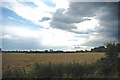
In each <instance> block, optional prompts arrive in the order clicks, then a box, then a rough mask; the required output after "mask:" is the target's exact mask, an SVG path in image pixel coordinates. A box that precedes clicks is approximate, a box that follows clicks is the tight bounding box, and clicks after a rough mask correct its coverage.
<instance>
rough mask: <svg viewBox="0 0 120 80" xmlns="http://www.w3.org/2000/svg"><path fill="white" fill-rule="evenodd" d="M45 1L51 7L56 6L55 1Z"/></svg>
mask: <svg viewBox="0 0 120 80" xmlns="http://www.w3.org/2000/svg"><path fill="white" fill-rule="evenodd" d="M44 3H45V4H46V5H47V6H49V7H55V6H56V4H55V3H53V2H52V1H51V0H44Z"/></svg>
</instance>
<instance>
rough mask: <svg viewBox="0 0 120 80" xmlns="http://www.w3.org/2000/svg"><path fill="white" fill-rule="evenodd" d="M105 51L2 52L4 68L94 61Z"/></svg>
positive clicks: (102, 55)
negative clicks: (55, 52) (54, 52)
mask: <svg viewBox="0 0 120 80" xmlns="http://www.w3.org/2000/svg"><path fill="white" fill-rule="evenodd" d="M101 57H104V53H58V54H52V53H48V54H45V53H40V54H39V53H38V54H36V53H34V54H32V53H30V54H26V53H8V54H7V53H6V54H4V53H3V54H2V62H3V65H2V66H3V70H4V69H7V68H31V67H32V65H33V64H34V63H48V62H53V63H68V62H78V63H93V62H95V61H96V60H98V59H100V58H101Z"/></svg>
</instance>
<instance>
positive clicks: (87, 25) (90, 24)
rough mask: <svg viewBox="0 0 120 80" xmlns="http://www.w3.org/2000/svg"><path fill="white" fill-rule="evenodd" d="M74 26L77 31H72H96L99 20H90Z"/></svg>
mask: <svg viewBox="0 0 120 80" xmlns="http://www.w3.org/2000/svg"><path fill="white" fill-rule="evenodd" d="M75 25H76V27H77V29H73V30H74V31H79V32H88V31H96V28H97V27H99V20H97V19H95V18H91V20H88V21H83V22H80V23H75Z"/></svg>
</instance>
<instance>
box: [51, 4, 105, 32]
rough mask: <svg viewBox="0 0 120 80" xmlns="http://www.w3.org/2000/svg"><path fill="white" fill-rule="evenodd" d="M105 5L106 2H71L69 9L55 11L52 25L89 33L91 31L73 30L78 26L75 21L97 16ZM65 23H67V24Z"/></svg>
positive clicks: (78, 21)
mask: <svg viewBox="0 0 120 80" xmlns="http://www.w3.org/2000/svg"><path fill="white" fill-rule="evenodd" d="M104 5H105V3H88V2H87V3H85V2H82V3H81V2H70V5H69V8H68V10H67V11H65V9H58V10H57V11H56V12H55V14H54V15H53V18H52V21H51V23H50V24H51V27H54V28H58V29H63V30H64V29H65V30H67V31H70V32H74V33H78V34H81V33H82V34H83V33H89V32H76V31H74V30H72V29H75V28H76V26H75V25H74V23H80V22H83V21H86V20H90V19H83V17H93V16H96V14H97V12H99V11H100V10H101V9H102V8H103V6H104ZM58 22H59V23H58ZM64 24H66V25H67V26H66V25H64ZM71 25H72V26H73V27H72V26H71ZM83 27H84V26H83ZM76 29H77V28H76ZM90 32H92V31H90Z"/></svg>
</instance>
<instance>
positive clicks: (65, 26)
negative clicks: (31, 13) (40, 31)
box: [50, 21, 76, 30]
mask: <svg viewBox="0 0 120 80" xmlns="http://www.w3.org/2000/svg"><path fill="white" fill-rule="evenodd" d="M50 25H51V26H52V27H53V28H58V29H63V30H71V29H76V27H75V26H74V25H73V24H67V23H65V22H60V21H52V22H51V23H50Z"/></svg>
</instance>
